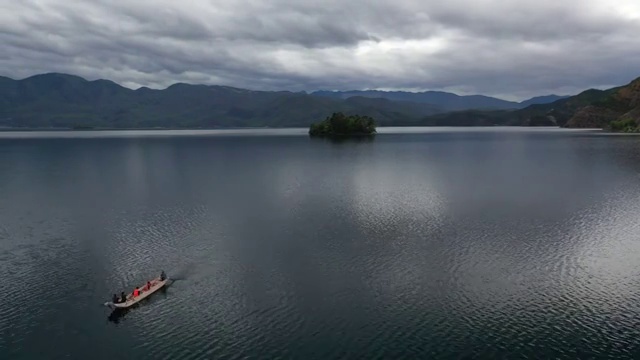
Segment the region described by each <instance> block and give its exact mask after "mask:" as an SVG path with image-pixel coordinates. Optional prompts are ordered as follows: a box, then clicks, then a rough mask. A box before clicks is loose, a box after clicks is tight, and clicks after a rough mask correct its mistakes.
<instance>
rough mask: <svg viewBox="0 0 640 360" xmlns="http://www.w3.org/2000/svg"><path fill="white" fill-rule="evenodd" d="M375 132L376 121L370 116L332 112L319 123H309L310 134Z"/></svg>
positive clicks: (344, 134)
mask: <svg viewBox="0 0 640 360" xmlns="http://www.w3.org/2000/svg"><path fill="white" fill-rule="evenodd" d="M375 134H376V122H375V120H374V119H373V118H372V117H370V116H360V115H349V116H347V115H345V114H343V113H341V112H337V113H333V115H331V116H329V117H327V118H326V119H324V120H323V121H321V122H319V123H313V124H311V126H310V128H309V135H310V136H325V137H346V136H371V135H375Z"/></svg>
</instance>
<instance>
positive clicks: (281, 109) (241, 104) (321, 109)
mask: <svg viewBox="0 0 640 360" xmlns="http://www.w3.org/2000/svg"><path fill="white" fill-rule="evenodd" d="M638 94H640V79H636V80H635V81H634V82H632V83H630V84H629V85H627V86H622V87H617V88H613V89H609V90H595V89H590V90H586V91H584V92H582V93H580V94H578V95H575V96H568V97H566V96H557V95H547V96H541V97H535V98H532V99H529V100H526V101H522V102H510V101H506V100H502V99H497V98H492V97H488V96H482V95H473V96H459V95H456V94H451V93H446V92H437V91H426V92H421V93H411V92H401V91H389V92H386V91H369V90H365V91H335V92H334V91H317V92H314V93H311V94H307V93H295V92H290V91H254V90H247V89H240V88H234V87H229V86H215V85H211V86H209V85H190V84H184V83H178V84H174V85H171V86H169V87H168V88H166V89H162V90H154V89H149V88H147V87H142V88H139V89H136V90H132V89H129V88H126V87H123V86H120V85H118V84H116V83H115V82H112V81H109V80H94V81H88V80H85V79H83V78H81V77H78V76H74V75H67V74H58V73H48V74H41V75H35V76H31V77H29V78H26V79H22V80H14V79H10V78H7V77H0V127H2V128H41V129H42V128H120V129H122V128H225V127H227V128H228V127H308V126H309V125H310V124H311V123H313V122H317V121H319V120H322V119H324V118H326V117H327V116H329V115H331V114H332V113H334V112H343V113H345V114H346V115H351V114H353V115H356V114H357V115H363V116H370V117H373V118H374V119H375V120H376V122H377V124H378V125H381V126H406V125H416V126H418V125H420V126H495V125H514V126H569V127H594V126H595V127H607V126H609V125H610V124H611V123H612V122H615V121H623V120H624V121H627V120H629V119H631V120H630V121H632V122H631V123H625V125H624V127H625V128H632V127H633V126H628V125H629V124H631V125H633V121H634V119H636V117H637V116H638V114H639V113H640V111H639V110H638V109H637V107H638V102H639V100H638Z"/></svg>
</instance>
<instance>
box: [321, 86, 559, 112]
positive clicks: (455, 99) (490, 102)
mask: <svg viewBox="0 0 640 360" xmlns="http://www.w3.org/2000/svg"><path fill="white" fill-rule="evenodd" d="M311 94H312V95H316V96H324V97H331V98H338V99H348V98H351V97H354V96H361V97H369V98H384V99H389V100H393V101H411V102H417V103H424V104H432V105H435V106H438V107H440V108H441V109H442V111H443V112H446V111H459V110H513V109H521V108H525V107H527V106H529V105H533V104H547V103H551V102H554V101H556V100H560V99H563V98H567V97H569V96H568V95H567V96H558V95H546V96H536V97H534V98H531V99H528V100H525V101H522V102H515V101H507V100H502V99H498V98H495V97H490V96H484V95H464V96H462V95H456V94H453V93H449V92H443V91H424V92H407V91H380V90H349V91H324V90H323V91H315V92H312V93H311Z"/></svg>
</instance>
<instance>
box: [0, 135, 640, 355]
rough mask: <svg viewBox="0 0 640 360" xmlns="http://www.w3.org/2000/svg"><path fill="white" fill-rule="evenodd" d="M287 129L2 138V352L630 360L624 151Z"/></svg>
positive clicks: (639, 299)
mask: <svg viewBox="0 0 640 360" xmlns="http://www.w3.org/2000/svg"><path fill="white" fill-rule="evenodd" d="M304 132H305V131H303V130H297V129H293V130H251V131H246V132H242V131H232V132H221V131H213V132H211V131H209V132H128V133H121V132H73V133H26V134H25V133H0V271H1V273H2V274H3V276H2V280H1V281H0V358H2V359H45V358H46V359H63V358H64V359H68V358H74V359H133V358H135V359H178V360H179V359H247V358H251V359H264V358H286V359H289V358H291V359H342V358H354V359H355V358H357V359H399V358H422V359H426V358H429V359H458V358H492V359H497V358H509V359H515V358H564V359H575V358H611V359H614V358H615V359H621V358H634V357H635V358H638V356H640V138H638V137H626V136H603V135H602V134H599V133H592V132H584V131H563V130H549V129H428V130H424V129H422V130H421V129H403V130H402V131H394V130H393V129H383V131H381V132H382V134H381V135H379V136H378V137H377V138H376V139H375V140H374V141H358V142H353V141H350V142H342V143H335V142H328V141H321V140H311V139H309V138H308V137H306V136H305V135H304ZM162 269H164V270H165V271H166V272H167V273H168V275H169V276H170V277H172V278H174V279H175V281H174V282H173V283H172V284H171V286H169V287H168V288H167V289H166V290H165V291H164V292H162V293H158V294H156V295H154V296H153V297H152V298H151V299H149V300H148V301H145V302H144V303H143V304H142V305H141V306H140V307H138V308H136V309H133V310H131V311H129V312H127V313H124V314H112V313H111V311H110V310H109V309H108V308H106V307H104V306H102V305H101V304H102V303H104V302H105V301H107V300H108V299H109V298H110V296H111V294H112V293H114V292H118V293H119V292H120V291H122V290H131V289H132V287H133V286H135V285H138V284H140V283H141V282H143V281H146V279H148V278H150V277H152V276H156V275H157V274H158V273H159V272H160V270H162Z"/></svg>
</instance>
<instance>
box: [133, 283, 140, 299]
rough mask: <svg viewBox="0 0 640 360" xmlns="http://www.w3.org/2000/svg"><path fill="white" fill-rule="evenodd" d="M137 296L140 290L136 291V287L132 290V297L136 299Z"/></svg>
mask: <svg viewBox="0 0 640 360" xmlns="http://www.w3.org/2000/svg"><path fill="white" fill-rule="evenodd" d="M138 295H140V290H139V289H138V287H137V286H136V289H135V290H133V297H138Z"/></svg>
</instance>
